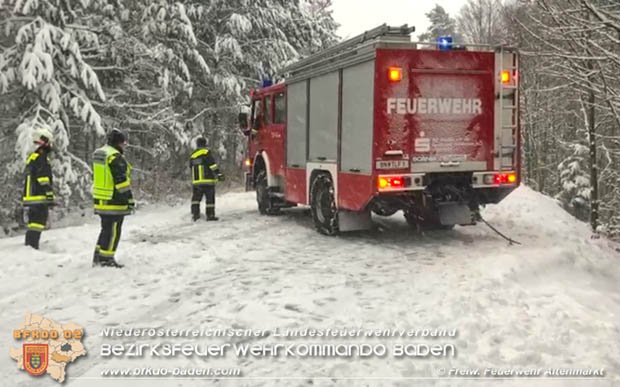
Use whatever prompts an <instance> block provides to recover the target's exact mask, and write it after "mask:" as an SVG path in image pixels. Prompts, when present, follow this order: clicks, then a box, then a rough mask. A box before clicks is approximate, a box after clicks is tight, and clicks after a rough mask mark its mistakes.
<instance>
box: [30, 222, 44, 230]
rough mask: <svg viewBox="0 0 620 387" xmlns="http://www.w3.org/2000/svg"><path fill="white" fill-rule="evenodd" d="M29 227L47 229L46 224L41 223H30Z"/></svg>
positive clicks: (31, 228)
mask: <svg viewBox="0 0 620 387" xmlns="http://www.w3.org/2000/svg"><path fill="white" fill-rule="evenodd" d="M28 228H29V229H30V230H35V231H42V230H45V225H44V224H41V223H28Z"/></svg>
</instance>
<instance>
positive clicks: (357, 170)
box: [349, 168, 361, 172]
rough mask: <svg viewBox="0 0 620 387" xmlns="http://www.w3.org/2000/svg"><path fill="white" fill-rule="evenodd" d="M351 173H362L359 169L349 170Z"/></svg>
mask: <svg viewBox="0 0 620 387" xmlns="http://www.w3.org/2000/svg"><path fill="white" fill-rule="evenodd" d="M349 172H361V171H360V170H359V169H357V168H349Z"/></svg>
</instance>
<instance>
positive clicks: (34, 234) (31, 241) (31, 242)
mask: <svg viewBox="0 0 620 387" xmlns="http://www.w3.org/2000/svg"><path fill="white" fill-rule="evenodd" d="M40 240H41V232H39V231H32V230H28V231H26V242H25V245H26V246H30V247H32V248H33V249H35V250H39V241H40Z"/></svg>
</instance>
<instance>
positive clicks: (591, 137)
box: [588, 63, 599, 232]
mask: <svg viewBox="0 0 620 387" xmlns="http://www.w3.org/2000/svg"><path fill="white" fill-rule="evenodd" d="M588 67H592V64H591V63H589V64H588ZM588 99H589V101H588V102H589V105H590V106H589V107H588V143H589V146H590V186H591V187H592V191H591V193H590V226H591V227H592V231H594V232H596V229H597V228H598V209H599V200H598V163H597V160H596V158H597V157H596V156H597V151H596V121H595V120H596V105H595V103H596V95H595V94H594V90H592V89H590V95H589V98H588Z"/></svg>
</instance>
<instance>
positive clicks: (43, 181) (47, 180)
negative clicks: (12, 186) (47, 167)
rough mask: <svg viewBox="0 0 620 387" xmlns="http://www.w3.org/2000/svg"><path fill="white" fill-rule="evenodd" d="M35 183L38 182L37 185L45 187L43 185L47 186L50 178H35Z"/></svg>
mask: <svg viewBox="0 0 620 387" xmlns="http://www.w3.org/2000/svg"><path fill="white" fill-rule="evenodd" d="M37 181H38V182H39V184H41V185H45V184H49V183H50V178H49V177H47V176H43V177H37Z"/></svg>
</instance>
